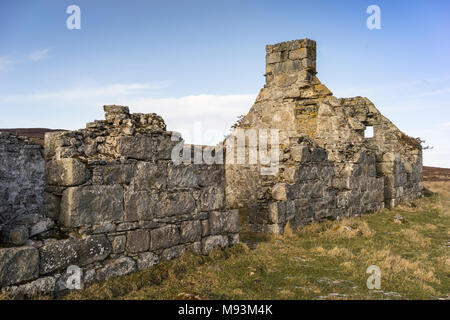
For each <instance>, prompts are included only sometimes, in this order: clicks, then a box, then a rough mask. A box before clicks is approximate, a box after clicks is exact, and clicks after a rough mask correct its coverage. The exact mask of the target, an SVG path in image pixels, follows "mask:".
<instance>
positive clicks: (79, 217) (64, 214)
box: [60, 186, 123, 227]
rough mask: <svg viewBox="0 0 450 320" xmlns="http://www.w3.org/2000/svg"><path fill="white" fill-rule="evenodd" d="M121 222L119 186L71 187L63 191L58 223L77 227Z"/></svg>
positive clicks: (121, 190)
mask: <svg viewBox="0 0 450 320" xmlns="http://www.w3.org/2000/svg"><path fill="white" fill-rule="evenodd" d="M122 220H123V189H122V187H120V186H86V187H72V188H68V189H67V190H65V191H64V193H63V197H62V201H61V215H60V223H61V224H62V225H63V226H65V227H79V226H82V225H85V224H97V223H101V222H106V221H122Z"/></svg>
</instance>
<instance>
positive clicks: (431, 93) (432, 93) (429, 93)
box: [410, 88, 450, 98]
mask: <svg viewBox="0 0 450 320" xmlns="http://www.w3.org/2000/svg"><path fill="white" fill-rule="evenodd" d="M446 93H450V88H444V89H438V90H433V91H427V92H422V93H418V94H414V95H411V96H410V98H423V97H431V96H437V95H440V94H446Z"/></svg>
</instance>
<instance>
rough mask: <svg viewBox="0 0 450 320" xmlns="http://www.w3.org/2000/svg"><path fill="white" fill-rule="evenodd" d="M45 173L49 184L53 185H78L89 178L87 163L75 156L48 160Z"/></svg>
mask: <svg viewBox="0 0 450 320" xmlns="http://www.w3.org/2000/svg"><path fill="white" fill-rule="evenodd" d="M45 175H46V181H47V184H48V185H53V186H64V187H72V186H78V185H81V184H83V183H85V182H86V181H87V179H89V172H88V170H87V169H86V166H85V164H84V163H82V162H81V161H79V160H77V159H73V158H70V159H61V160H52V161H49V162H47V169H46V172H45Z"/></svg>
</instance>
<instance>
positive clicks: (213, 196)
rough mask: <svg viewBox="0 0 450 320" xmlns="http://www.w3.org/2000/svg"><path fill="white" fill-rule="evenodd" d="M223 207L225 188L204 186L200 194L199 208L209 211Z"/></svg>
mask: <svg viewBox="0 0 450 320" xmlns="http://www.w3.org/2000/svg"><path fill="white" fill-rule="evenodd" d="M223 208H225V190H224V189H223V188H219V187H207V188H204V189H203V191H202V192H201V194H200V209H201V210H202V211H211V210H220V209H223Z"/></svg>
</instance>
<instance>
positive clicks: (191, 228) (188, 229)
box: [181, 220, 202, 243]
mask: <svg viewBox="0 0 450 320" xmlns="http://www.w3.org/2000/svg"><path fill="white" fill-rule="evenodd" d="M201 239H202V226H201V223H200V221H198V220H197V221H184V222H182V223H181V242H184V243H185V242H197V241H200V240H201Z"/></svg>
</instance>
